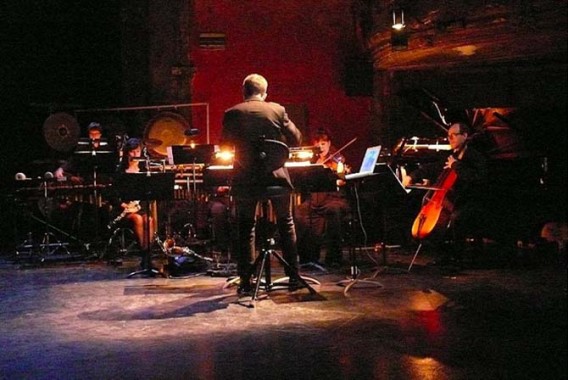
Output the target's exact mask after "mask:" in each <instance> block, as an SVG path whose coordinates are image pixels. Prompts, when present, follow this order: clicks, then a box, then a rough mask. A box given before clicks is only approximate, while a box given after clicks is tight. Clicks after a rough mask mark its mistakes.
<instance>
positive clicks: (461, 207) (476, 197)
mask: <svg viewBox="0 0 568 380" xmlns="http://www.w3.org/2000/svg"><path fill="white" fill-rule="evenodd" d="M469 136H470V134H469V131H468V127H467V125H466V124H464V123H454V124H452V125H450V127H449V129H448V141H449V143H450V147H451V149H452V154H450V155H449V156H448V157H446V158H445V160H442V161H440V162H433V163H430V164H426V165H424V166H422V167H420V168H419V169H417V170H415V171H414V172H412V173H410V174H409V175H406V174H405V175H403V178H402V183H403V185H404V186H409V185H412V184H415V183H417V182H418V183H420V184H421V185H427V186H433V187H434V188H436V186H439V184H438V183H435V182H434V181H435V180H436V179H439V178H440V177H441V174H442V173H445V174H447V173H448V172H449V171H453V172H454V173H455V175H456V179H455V182H454V183H453V184H452V186H451V188H449V189H446V190H448V191H447V195H446V197H445V198H446V199H445V200H444V206H443V207H444V209H445V210H444V211H445V212H447V214H448V218H446V219H447V221H446V220H444V225H443V226H440V227H441V228H440V229H441V231H439V232H441V235H442V237H443V241H445V242H448V244H446V245H444V246H443V249H442V252H441V253H442V256H441V264H442V265H445V264H448V265H450V264H457V266H458V267H461V266H462V258H463V251H464V249H465V239H466V237H467V236H476V237H477V236H478V235H479V233H480V232H481V227H482V226H483V225H484V223H486V221H484V220H483V217H484V215H485V212H484V210H483V209H484V207H483V206H484V202H483V199H482V195H483V192H484V188H485V183H486V177H487V163H486V158H485V156H484V155H483V154H481V153H480V152H479V151H478V150H476V149H475V148H474V147H473V146H471V145H470V144H468V142H469ZM434 191H436V190H434Z"/></svg>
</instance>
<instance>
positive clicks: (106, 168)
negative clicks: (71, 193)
mask: <svg viewBox="0 0 568 380" xmlns="http://www.w3.org/2000/svg"><path fill="white" fill-rule="evenodd" d="M99 143H100V144H101V145H100V146H99V147H98V148H95V147H94V146H93V145H92V144H93V142H92V141H91V140H90V139H87V140H85V139H81V140H80V141H79V143H78V145H77V149H76V150H75V152H74V155H75V159H77V160H78V163H77V169H78V172H79V173H89V175H90V174H92V178H91V180H92V186H93V202H94V206H95V209H94V212H95V215H94V217H95V226H94V228H95V241H98V240H99V224H100V221H99V178H98V176H99V174H100V173H114V172H116V156H115V154H114V152H113V151H112V150H108V145H107V143H106V142H105V141H103V140H101V141H100V142H99Z"/></svg>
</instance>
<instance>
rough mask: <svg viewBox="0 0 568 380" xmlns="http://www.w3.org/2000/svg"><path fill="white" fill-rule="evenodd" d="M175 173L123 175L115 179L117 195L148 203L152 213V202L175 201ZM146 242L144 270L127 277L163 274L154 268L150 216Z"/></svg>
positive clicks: (147, 220) (147, 219)
mask: <svg viewBox="0 0 568 380" xmlns="http://www.w3.org/2000/svg"><path fill="white" fill-rule="evenodd" d="M174 183H175V173H150V172H146V173H123V174H120V175H118V176H116V177H115V179H114V181H113V187H116V189H115V190H116V193H117V194H118V195H119V196H120V197H121V198H123V199H136V200H140V201H144V202H146V208H147V210H148V212H150V202H151V201H158V200H172V199H174ZM144 233H145V234H146V242H147V244H148V247H147V248H144V247H142V249H143V250H144V251H145V252H144V257H143V259H142V263H141V266H142V269H141V270H139V271H135V272H132V273H130V274H129V275H128V276H127V277H128V278H130V277H133V276H135V275H146V276H155V275H156V274H160V275H161V276H163V277H166V276H165V275H164V274H163V273H162V272H160V271H159V270H157V269H155V268H153V267H152V249H151V243H150V215H147V218H146V228H145V232H144Z"/></svg>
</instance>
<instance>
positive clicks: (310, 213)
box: [295, 129, 349, 267]
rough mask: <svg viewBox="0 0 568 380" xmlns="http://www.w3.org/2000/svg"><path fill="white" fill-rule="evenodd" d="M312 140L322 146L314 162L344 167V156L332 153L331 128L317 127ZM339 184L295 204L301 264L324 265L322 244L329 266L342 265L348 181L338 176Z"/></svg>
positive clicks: (336, 169) (335, 167) (336, 167)
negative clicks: (334, 188) (321, 261)
mask: <svg viewBox="0 0 568 380" xmlns="http://www.w3.org/2000/svg"><path fill="white" fill-rule="evenodd" d="M312 143H313V145H314V146H317V147H319V150H320V152H319V154H318V155H316V156H315V157H314V159H313V160H312V163H323V165H324V166H326V167H329V168H331V169H332V170H333V171H334V172H339V173H341V172H343V171H345V169H346V167H345V158H344V157H343V156H342V155H340V154H338V155H335V156H333V157H331V156H332V155H333V151H334V147H333V146H332V142H331V135H330V133H329V132H328V131H326V130H325V129H318V130H317V132H316V134H315V135H314V137H313V139H312ZM337 185H338V189H339V190H338V191H335V192H312V193H310V194H305V196H304V198H305V199H304V200H303V202H302V203H301V204H300V205H299V206H297V207H296V210H295V220H296V228H297V234H298V255H299V257H300V263H301V264H315V265H317V266H321V263H320V254H321V249H322V246H325V247H326V248H327V251H326V255H325V265H326V266H328V267H339V266H341V265H342V264H343V255H342V233H341V231H342V222H343V220H344V218H345V216H346V215H347V213H348V212H349V203H348V201H347V199H346V196H345V194H344V191H343V186H344V185H345V181H343V180H340V179H338V180H337Z"/></svg>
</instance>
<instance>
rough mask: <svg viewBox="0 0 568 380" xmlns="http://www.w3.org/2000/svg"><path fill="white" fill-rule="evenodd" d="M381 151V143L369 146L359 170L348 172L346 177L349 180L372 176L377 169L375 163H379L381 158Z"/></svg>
mask: <svg viewBox="0 0 568 380" xmlns="http://www.w3.org/2000/svg"><path fill="white" fill-rule="evenodd" d="M379 153H381V146H380V145H377V146H372V147H369V148H367V150H366V151H365V156H364V157H363V162H362V163H361V168H360V169H359V172H357V173H351V174H346V175H345V179H346V180H347V181H349V180H352V179H358V178H365V177H369V176H372V175H373V173H374V171H375V165H376V164H377V160H378V159H379Z"/></svg>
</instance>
